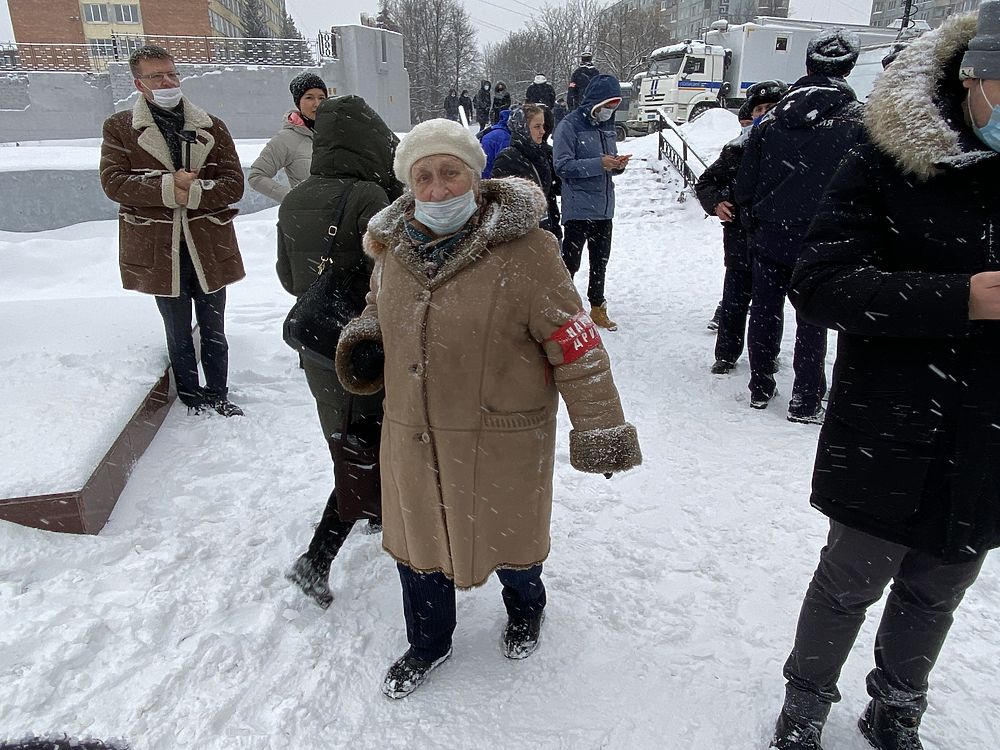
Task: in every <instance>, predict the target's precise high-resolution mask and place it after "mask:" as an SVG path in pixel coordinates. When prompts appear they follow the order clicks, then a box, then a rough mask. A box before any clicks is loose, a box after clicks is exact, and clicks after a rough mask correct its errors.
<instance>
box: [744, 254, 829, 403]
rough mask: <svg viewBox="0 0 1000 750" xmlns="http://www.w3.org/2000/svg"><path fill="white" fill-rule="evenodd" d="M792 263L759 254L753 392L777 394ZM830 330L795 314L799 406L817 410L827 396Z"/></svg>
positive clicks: (750, 333)
mask: <svg viewBox="0 0 1000 750" xmlns="http://www.w3.org/2000/svg"><path fill="white" fill-rule="evenodd" d="M791 280H792V268H791V267H790V266H786V265H784V264H782V263H777V262H775V261H773V260H771V259H769V258H766V257H761V256H760V255H759V254H755V255H754V259H753V302H752V303H751V305H750V325H749V329H748V336H749V339H750V341H749V354H750V392H751V393H752V394H758V393H759V394H764V395H768V396H770V395H772V394H773V393H774V375H773V374H772V373H773V369H774V360H775V358H776V357H777V356H778V352H779V350H780V348H781V333H782V330H783V329H784V321H785V295H786V294H788V287H789V286H790V284H791ZM825 361H826V329H825V328H820V327H819V326H814V325H812V324H811V323H807V322H805V321H804V320H802V318H800V317H798V316H796V318H795V353H794V359H793V368H794V369H795V382H794V384H793V385H792V400H791V403H792V404H793V405H794V406H795V408H796V410H798V411H802V412H803V413H812V412H814V411H816V409H818V408H819V405H820V400H821V399H822V398H823V396H824V395H826V371H825V369H824V363H825Z"/></svg>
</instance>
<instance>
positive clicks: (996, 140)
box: [972, 78, 1000, 151]
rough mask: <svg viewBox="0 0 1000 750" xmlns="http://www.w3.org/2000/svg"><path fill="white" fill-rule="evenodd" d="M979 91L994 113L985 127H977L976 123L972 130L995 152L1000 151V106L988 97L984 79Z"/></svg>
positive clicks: (973, 124)
mask: <svg viewBox="0 0 1000 750" xmlns="http://www.w3.org/2000/svg"><path fill="white" fill-rule="evenodd" d="M979 91H980V92H981V93H982V95H983V99H985V100H986V103H987V104H989V105H990V106H991V107H992V108H993V113H992V114H991V115H990V119H989V120H988V121H987V123H986V124H985V125H983V127H981V128H980V127H977V126H976V124H975V123H972V129H973V130H974V131H975V133H976V135H977V136H978V137H979V140H981V141H982V142H983V143H985V144H986V145H987V146H989V147H990V148H991V149H993V150H994V151H1000V104H994V103H993V102H991V101H990V100H989V97H988V96H986V90H985V89H984V88H983V79H982V78H980V79H979Z"/></svg>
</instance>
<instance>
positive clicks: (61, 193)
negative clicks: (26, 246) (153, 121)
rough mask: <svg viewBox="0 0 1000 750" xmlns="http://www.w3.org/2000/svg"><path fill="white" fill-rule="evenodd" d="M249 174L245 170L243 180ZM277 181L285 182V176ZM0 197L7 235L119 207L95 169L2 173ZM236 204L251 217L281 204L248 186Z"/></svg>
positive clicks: (100, 215)
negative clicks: (0, 196)
mask: <svg viewBox="0 0 1000 750" xmlns="http://www.w3.org/2000/svg"><path fill="white" fill-rule="evenodd" d="M249 173H250V170H249V168H247V167H244V169H243V175H244V177H246V176H247V175H248V174H249ZM276 179H277V180H278V181H279V182H282V181H283V180H284V173H281V174H279V175H278V177H277V178H276ZM0 195H2V196H3V201H0V231H5V232H42V231H45V230H47V229H59V228H61V227H68V226H70V225H72V224H79V223H80V222H84V221H100V220H102V219H114V218H115V217H117V216H118V204H117V203H114V202H112V201H111V200H109V199H108V197H107V196H106V195H105V194H104V191H103V190H102V189H101V181H100V175H99V173H98V171H97V170H96V169H94V170H93V171H90V170H80V169H75V170H74V169H66V170H61V169H39V170H31V171H27V172H0ZM236 205H237V207H238V208H239V209H240V212H241V213H244V214H252V213H256V212H257V211H263V210H264V209H265V208H271V207H273V206H276V205H278V204H277V203H275V202H274V201H273V200H271V199H270V198H268V197H266V196H263V195H261V194H260V193H257V192H255V191H253V190H251V189H250V187H249V184H248V185H247V189H246V192H245V193H244V195H243V200H241V201H240V202H239V203H237V204H236Z"/></svg>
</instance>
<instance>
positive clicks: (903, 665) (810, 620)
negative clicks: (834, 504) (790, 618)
mask: <svg viewBox="0 0 1000 750" xmlns="http://www.w3.org/2000/svg"><path fill="white" fill-rule="evenodd" d="M984 559H985V554H984V555H982V556H980V557H978V558H976V559H974V560H971V561H969V562H961V563H953V564H948V563H945V562H944V561H942V560H940V559H939V558H937V557H934V556H933V555H931V554H929V553H927V552H921V551H920V550H916V549H911V548H909V547H904V546H902V545H899V544H894V543H892V542H887V541H885V540H884V539H879V538H877V537H874V536H871V535H869V534H865V533H864V532H861V531H857V530H855V529H851V528H849V527H847V526H844V525H843V524H840V523H837V522H836V521H831V522H830V534H829V536H828V538H827V543H826V546H825V547H824V548H823V551H822V552H821V553H820V559H819V565H818V567H817V568H816V572H815V573H814V574H813V578H812V581H811V582H810V584H809V589H808V590H807V591H806V595H805V599H804V600H803V602H802V611H801V613H800V614H799V622H798V627H797V628H796V631H795V645H794V647H793V648H792V653H791V655H790V656H789V657H788V661H786V662H785V669H784V675H785V679H786V680H787V685H786V687H785V706H784V710H785V712H786V713H788V714H789V715H791V716H792V717H793V718H796V719H798V720H799V721H800V722H802V723H807V722H809V723H814V724H822V723H823V722H824V721H825V720H826V716H827V714H828V713H829V710H830V704H831V703H835V702H837V701H839V700H840V692H839V691H838V690H837V680H838V679H839V677H840V670H841V668H842V667H843V666H844V662H845V661H847V657H848V655H849V654H850V652H851V647H852V646H853V645H854V641H855V639H856V638H857V637H858V631H859V630H860V629H861V626H862V624H864V621H865V612H866V611H867V609H868V607H870V606H871V605H872V604H874V603H875V602H877V601H878V600H879V599H880V598H881V597H882V592H883V591H884V590H885V587H886V585H888V583H889V582H890V581H892V588H891V589H890V591H889V596H888V598H887V599H886V603H885V611H884V612H883V613H882V619H881V621H880V622H879V626H878V632H877V634H876V635H875V669H873V670H872V671H871V672H870V673H869V675H868V680H867V683H868V693H869V695H871V696H872V697H873V698H878V699H879V700H880V701H882V702H883V703H885V704H887V705H890V706H893V707H895V708H897V709H900V710H902V711H903V712H906V713H908V714H910V715H912V716H914V717H919V716H920V714H922V713H923V711H924V709H925V708H926V706H927V678H928V675H929V674H930V672H931V669H933V667H934V663H935V661H936V660H937V657H938V654H939V653H940V651H941V647H942V646H943V645H944V642H945V638H946V637H947V636H948V630H949V628H951V624H952V621H953V613H954V612H955V609H956V608H957V607H958V605H959V603H960V602H961V601H962V597H963V596H965V591H966V589H968V587H969V586H971V585H972V583H973V582H974V581H975V580H976V577H977V576H978V575H979V569H980V568H981V567H982V564H983V560H984Z"/></svg>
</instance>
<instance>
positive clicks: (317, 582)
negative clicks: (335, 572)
mask: <svg viewBox="0 0 1000 750" xmlns="http://www.w3.org/2000/svg"><path fill="white" fill-rule="evenodd" d="M332 562H333V561H332V560H326V561H323V560H315V559H313V558H312V557H310V556H309V555H308V554H305V555H302V556H301V557H300V558H299V559H298V560H296V561H295V564H294V565H293V566H292V568H291V570H289V571H288V572H287V573H285V578H287V579H288V580H289V581H291V582H292V583H294V584H295V585H296V586H298V587H299V588H300V589H302V593H303V594H305V595H306V596H308V597H309V598H310V599H313V600H314V601H315V602H316V603H317V604H318V605H319V606H321V607H322V608H323V609H327V608H328V607H329V606H330V605H331V604H333V592H332V591H330V582H329V579H330V564H331V563H332Z"/></svg>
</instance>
